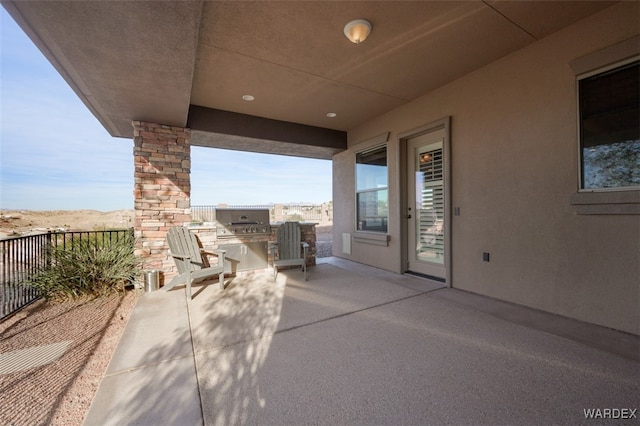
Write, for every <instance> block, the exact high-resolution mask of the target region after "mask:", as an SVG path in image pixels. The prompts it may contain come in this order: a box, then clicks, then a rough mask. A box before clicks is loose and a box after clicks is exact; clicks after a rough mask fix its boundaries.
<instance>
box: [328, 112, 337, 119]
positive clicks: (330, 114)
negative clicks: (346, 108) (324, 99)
mask: <svg viewBox="0 0 640 426" xmlns="http://www.w3.org/2000/svg"><path fill="white" fill-rule="evenodd" d="M337 115H338V114H336V113H335V112H328V113H327V117H329V118H333V117H336V116H337Z"/></svg>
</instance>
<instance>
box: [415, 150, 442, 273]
mask: <svg viewBox="0 0 640 426" xmlns="http://www.w3.org/2000/svg"><path fill="white" fill-rule="evenodd" d="M440 145H441V144H440ZM442 154H443V151H442V147H441V146H440V147H439V148H436V149H429V150H427V151H424V152H421V153H420V154H419V156H418V161H419V164H418V170H419V171H418V172H416V205H417V206H416V207H417V208H418V209H419V211H418V218H419V220H417V221H416V226H417V228H418V229H417V230H416V231H417V232H416V235H419V241H418V247H417V249H418V250H417V253H416V254H417V257H418V259H419V260H424V261H429V262H436V263H442V262H443V261H444V180H443V173H444V165H443V157H442Z"/></svg>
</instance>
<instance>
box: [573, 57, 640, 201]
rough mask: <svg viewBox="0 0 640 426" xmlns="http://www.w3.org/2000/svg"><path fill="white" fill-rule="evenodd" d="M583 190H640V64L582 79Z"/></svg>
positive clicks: (635, 62)
mask: <svg viewBox="0 0 640 426" xmlns="http://www.w3.org/2000/svg"><path fill="white" fill-rule="evenodd" d="M578 91H579V101H580V104H579V107H580V162H581V164H580V165H581V180H582V182H581V189H584V190H598V189H613V188H616V189H622V188H638V187H640V166H639V164H640V61H637V60H636V61H634V62H631V63H629V64H625V65H622V66H619V67H617V68H614V69H610V70H606V71H602V72H596V73H595V74H592V75H587V76H583V77H579V78H578Z"/></svg>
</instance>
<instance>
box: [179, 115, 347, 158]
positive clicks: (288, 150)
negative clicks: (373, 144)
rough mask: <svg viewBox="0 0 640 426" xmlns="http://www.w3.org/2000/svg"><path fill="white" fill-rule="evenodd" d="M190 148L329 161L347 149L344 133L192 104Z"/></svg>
mask: <svg viewBox="0 0 640 426" xmlns="http://www.w3.org/2000/svg"><path fill="white" fill-rule="evenodd" d="M187 127H189V128H190V129H191V145H193V146H205V147H211V148H223V149H233V150H238V151H250V152H260V153H267V154H281V155H293V156H298V157H307V158H319V159H325V160H330V159H331V157H332V156H333V155H334V154H337V153H338V152H340V151H343V150H345V149H347V133H346V132H343V131H340V130H332V129H327V128H323V127H315V126H307V125H304V124H297V123H290V122H287V121H279V120H271V119H269V118H263V117H256V116H252V115H247V114H240V113H236V112H230V111H222V110H219V109H213V108H205V107H200V106H197V105H191V107H190V108H189V119H188V120H187Z"/></svg>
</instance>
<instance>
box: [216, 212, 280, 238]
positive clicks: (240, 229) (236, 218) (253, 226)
mask: <svg viewBox="0 0 640 426" xmlns="http://www.w3.org/2000/svg"><path fill="white" fill-rule="evenodd" d="M216 222H217V225H216V233H217V234H218V238H235V237H240V236H249V235H260V234H269V232H270V231H271V228H270V226H269V209H216Z"/></svg>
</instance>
